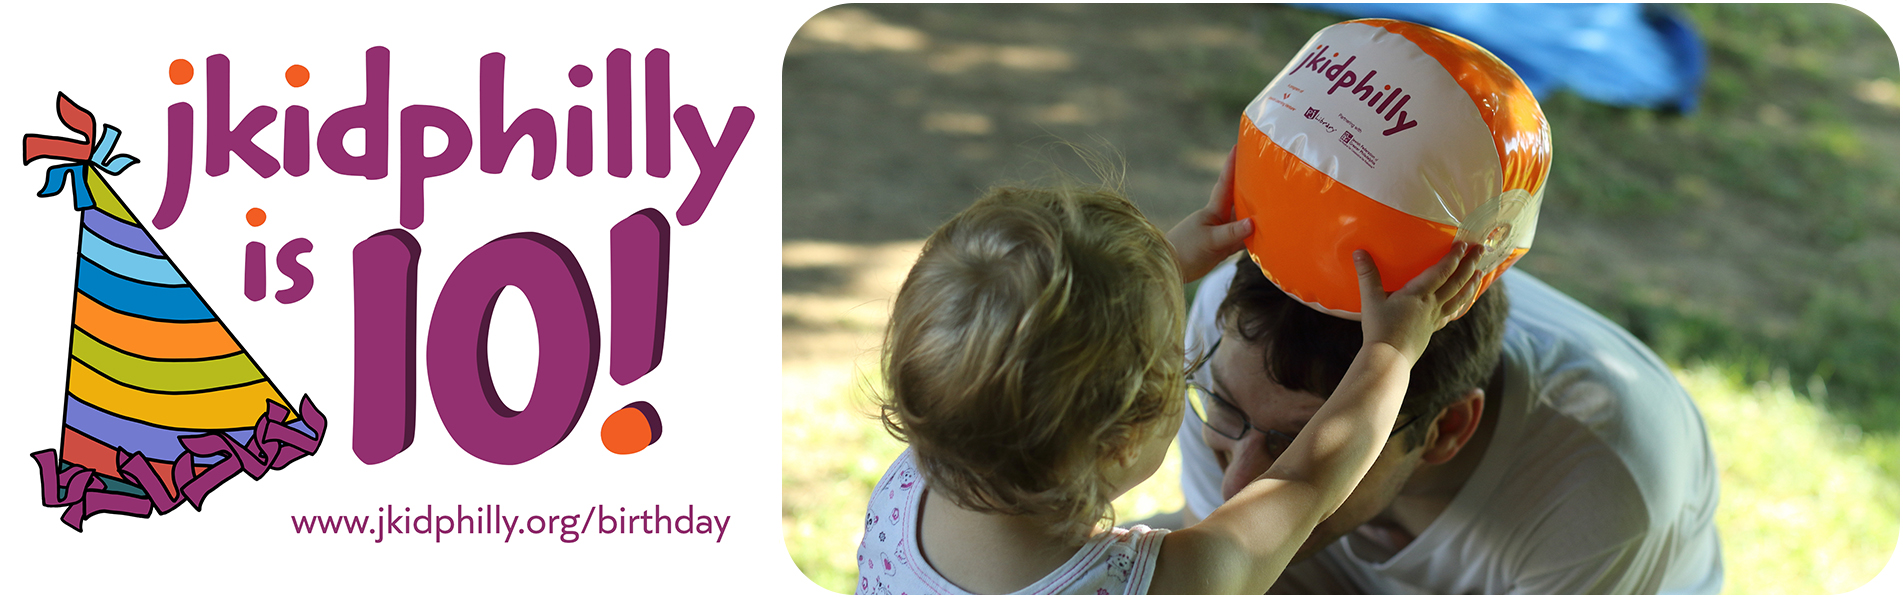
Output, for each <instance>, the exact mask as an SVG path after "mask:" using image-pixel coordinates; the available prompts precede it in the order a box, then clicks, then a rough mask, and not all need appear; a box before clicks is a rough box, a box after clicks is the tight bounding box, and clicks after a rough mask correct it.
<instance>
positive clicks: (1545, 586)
mask: <svg viewBox="0 0 1903 597" xmlns="http://www.w3.org/2000/svg"><path fill="white" fill-rule="evenodd" d="M1234 274H1235V266H1234V265H1233V264H1230V265H1225V266H1222V267H1218V268H1217V269H1216V271H1214V272H1212V273H1211V274H1210V275H1209V276H1208V277H1206V278H1204V279H1203V284H1202V287H1201V288H1200V289H1199V290H1198V292H1197V294H1196V300H1195V302H1194V303H1192V304H1191V307H1190V313H1189V327H1188V331H1187V343H1186V347H1187V348H1188V350H1189V351H1190V352H1192V353H1196V352H1198V351H1199V350H1203V349H1206V348H1207V347H1209V346H1211V345H1212V344H1213V343H1214V342H1215V340H1216V339H1217V338H1218V337H1219V335H1220V332H1219V328H1218V327H1217V325H1216V320H1215V317H1216V310H1217V307H1218V306H1219V305H1220V304H1221V303H1222V299H1223V295H1224V294H1225V293H1226V292H1227V291H1228V287H1229V283H1230V280H1231V279H1232V278H1233V276H1234ZM1502 287H1504V288H1505V289H1506V290H1507V291H1508V295H1507V296H1508V298H1509V299H1510V301H1511V304H1512V307H1511V309H1510V310H1509V312H1508V316H1507V323H1506V334H1505V340H1504V342H1505V344H1504V346H1503V349H1502V351H1501V358H1502V360H1503V361H1504V364H1505V380H1504V381H1505V389H1504V395H1501V396H1488V397H1487V404H1486V408H1487V409H1488V410H1493V411H1495V412H1498V413H1499V415H1500V418H1499V422H1498V424H1497V425H1498V426H1497V427H1496V428H1495V431H1494V436H1493V440H1492V443H1491V444H1490V445H1489V446H1487V449H1486V454H1485V456H1484V457H1483V458H1482V460H1481V462H1480V464H1479V465H1478V467H1476V468H1475V469H1474V471H1473V474H1472V476H1471V477H1470V478H1469V479H1468V481H1467V484H1466V485H1465V486H1464V487H1462V488H1461V490H1460V493H1459V494H1458V495H1456V496H1455V498H1454V500H1453V501H1452V502H1451V503H1450V504H1449V506H1448V507H1447V510H1446V511H1444V512H1443V513H1442V514H1441V515H1440V516H1439V517H1438V518H1436V519H1435V520H1434V522H1433V523H1432V524H1430V525H1429V526H1428V528H1427V529H1426V530H1424V531H1422V532H1421V534H1420V536H1419V537H1416V538H1415V539H1414V541H1413V542H1411V543H1410V544H1408V545H1407V546H1406V547H1405V548H1402V549H1401V550H1400V551H1398V552H1392V553H1389V552H1387V551H1386V550H1383V549H1381V548H1379V547H1377V546H1376V545H1375V544H1374V542H1372V541H1368V540H1366V539H1363V538H1361V537H1360V536H1359V535H1358V534H1355V533H1350V534H1348V535H1346V536H1344V537H1342V539H1341V540H1338V541H1336V542H1335V543H1333V544H1331V545H1329V546H1328V547H1327V548H1326V549H1324V550H1323V551H1321V552H1319V553H1317V554H1316V555H1315V556H1314V558H1312V559H1311V561H1312V562H1314V564H1315V565H1316V566H1318V567H1319V569H1320V570H1324V571H1326V572H1327V573H1328V574H1330V575H1333V576H1335V577H1337V578H1338V579H1339V580H1341V581H1344V582H1346V583H1348V585H1349V586H1348V587H1347V588H1348V589H1350V590H1354V591H1363V592H1369V593H1441V594H1471V593H1676V594H1696V593H1717V592H1718V591H1719V589H1720V588H1721V587H1722V585H1723V582H1724V566H1723V562H1722V561H1721V559H1720V557H1719V546H1718V531H1717V528H1716V527H1715V526H1714V525H1713V524H1712V514H1713V513H1714V512H1715V511H1716V510H1717V508H1718V469H1717V465H1716V463H1715V462H1714V461H1713V459H1712V452H1711V444H1710V442H1709V441H1708V439H1707V436H1706V434H1705V423H1704V419H1703V418H1702V417H1701V416H1699V414H1698V409H1697V407H1695V406H1694V405H1693V404H1692V401H1691V397H1690V396H1688V395H1687V394H1686V393H1685V390H1684V388H1683V387H1681V386H1679V384H1678V381H1677V380H1676V379H1674V378H1673V377H1672V374H1671V371H1669V370H1668V369H1667V368H1666V367H1665V365H1664V364H1663V363H1661V362H1659V360H1658V357H1657V356H1656V355H1654V354H1653V353H1652V351H1651V350H1649V349H1647V348H1646V347H1645V345H1644V344H1641V343H1640V342H1639V341H1638V340H1637V339H1635V338H1633V337H1632V336H1631V335H1630V334H1628V333H1626V332H1625V330H1623V329H1620V328H1619V327H1618V326H1616V325H1613V324H1612V322H1610V321H1607V320H1606V319H1605V318H1603V317H1600V316H1599V315H1598V314H1597V313H1594V312H1593V311H1592V310H1590V309H1587V308H1586V307H1585V306H1583V305H1580V304H1579V303H1578V302H1576V301H1574V300H1572V299H1571V298H1568V297H1566V296H1565V295H1563V294H1560V293H1559V292H1558V291H1556V290H1553V288H1552V287H1550V286H1547V285H1546V284H1545V283H1543V282H1540V281H1539V280H1538V279H1535V278H1534V277H1532V276H1530V275H1527V274H1524V273H1521V272H1519V271H1517V270H1509V271H1508V272H1507V273H1506V275H1505V276H1504V277H1503V278H1502V283H1501V284H1496V285H1495V286H1494V287H1493V289H1492V290H1490V291H1489V292H1499V291H1500V289H1501V288H1502ZM1176 437H1177V441H1178V442H1180V443H1181V452H1182V454H1183V494H1184V497H1185V498H1186V501H1187V503H1188V508H1189V510H1190V512H1192V513H1194V514H1195V515H1197V516H1206V515H1208V514H1209V512H1210V511H1212V510H1214V509H1215V508H1216V506H1217V505H1219V504H1221V503H1222V470H1221V469H1220V468H1219V467H1218V466H1217V465H1216V460H1215V455H1214V454H1213V453H1212V452H1211V451H1210V449H1209V447H1208V444H1207V443H1206V442H1205V441H1204V440H1203V434H1202V429H1201V423H1200V422H1198V421H1197V420H1196V418H1195V417H1185V418H1184V421H1183V427H1182V429H1181V430H1180V431H1179V432H1178V433H1177V436H1176ZM1294 570H1295V569H1294V568H1291V571H1294Z"/></svg>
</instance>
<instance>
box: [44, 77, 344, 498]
mask: <svg viewBox="0 0 1903 597" xmlns="http://www.w3.org/2000/svg"><path fill="white" fill-rule="evenodd" d="M58 108H59V118H60V121H61V122H62V123H63V124H65V125H66V128H68V129H72V131H73V132H75V133H78V134H79V135H80V136H81V138H80V139H65V138H60V137H50V136H45V135H26V137H25V140H24V142H23V147H22V149H23V153H24V159H25V161H26V162H27V163H31V162H32V161H34V160H38V159H42V158H45V159H51V160H56V161H59V162H61V163H60V164H57V165H54V166H51V167H49V168H47V171H46V185H45V188H44V189H42V190H40V192H39V196H41V197H51V196H54V195H58V194H60V193H62V192H65V191H66V190H67V189H68V188H70V189H71V191H72V194H73V208H74V209H76V210H78V211H79V212H80V228H79V257H78V265H77V274H76V275H75V281H74V286H75V292H74V294H73V326H72V344H71V351H70V358H69V360H68V361H67V366H66V367H67V374H66V400H65V403H66V409H65V413H66V414H65V424H64V428H63V430H62V435H61V438H60V449H59V450H58V452H57V453H56V452H55V451H54V450H42V451H39V452H35V453H34V454H33V459H34V460H35V461H37V462H38V463H39V467H40V481H41V482H40V487H41V494H42V502H43V503H45V504H46V505H47V506H49V507H61V506H63V507H65V508H66V512H65V514H64V515H63V516H61V520H62V521H64V522H65V523H66V524H67V525H69V526H71V527H73V529H74V530H83V529H82V528H81V524H82V523H83V522H84V521H85V519H87V518H89V517H91V516H93V515H94V514H98V513H102V512H111V513H115V514H124V515H128V516H136V517H140V518H144V517H147V516H150V515H151V512H152V511H153V510H157V511H158V512H159V513H160V514H164V513H166V512H170V511H172V509H174V508H177V507H178V505H179V504H180V503H190V504H191V505H192V507H193V508H200V507H202V505H203V503H204V499H205V496H206V494H209V493H210V492H211V490H213V489H216V488H217V487H218V486H219V485H220V484H223V483H224V482H225V481H227V480H230V479H231V478H232V477H233V476H235V475H236V474H238V472H240V471H243V472H244V473H245V474H247V475H250V476H251V477H252V478H254V479H255V478H259V477H261V476H263V475H264V473H266V472H268V471H270V470H271V469H280V468H284V467H285V466H286V465H289V464H290V463H291V462H292V461H295V460H297V459H299V458H302V457H304V456H306V455H309V454H312V453H314V452H316V451H317V446H318V444H319V443H321V442H322V440H323V437H324V427H325V424H324V415H323V413H321V412H318V410H317V408H316V407H315V406H313V405H312V404H311V401H310V397H309V396H305V397H304V398H303V400H302V401H301V403H300V404H299V405H298V407H297V409H296V410H293V409H292V408H291V405H290V403H289V401H287V400H285V398H284V395H283V394H282V393H281V392H280V391H279V390H278V388H277V386H276V385H275V384H273V383H271V378H270V377H269V376H266V375H265V374H264V371H263V370H262V369H260V368H259V367H258V365H257V363H256V362H254V361H252V359H251V356H250V355H249V354H248V353H246V352H245V349H244V346H243V345H241V344H239V343H238V339H237V337H236V336H234V335H233V334H232V333H231V330H230V329H227V328H226V327H225V324H224V322H223V321H221V320H219V319H218V315H217V314H216V313H214V312H212V310H211V306H210V305H208V304H207V303H206V302H205V299H204V297H202V296H200V295H199V294H198V291H196V290H194V289H193V288H192V285H191V283H190V282H188V281H187V280H186V279H185V276H184V275H183V274H182V273H181V272H180V271H179V269H178V267H177V266H176V265H175V264H174V263H173V262H172V260H171V259H170V258H168V257H167V256H166V254H165V251H164V250H162V249H160V248H159V245H158V243H157V242H156V241H154V240H153V238H152V235H151V234H150V233H149V232H147V231H146V229H145V227H144V226H143V225H141V224H140V223H139V218H138V216H135V215H133V214H132V210H130V209H127V208H126V205H125V203H124V202H122V201H120V200H119V196H118V194H117V193H114V192H113V190H112V186H111V185H109V184H107V183H106V178H105V176H106V175H117V174H119V173H120V172H123V171H125V169H126V168H127V167H129V166H131V165H133V164H136V163H138V161H139V160H138V159H137V158H134V157H131V156H128V155H123V154H121V155H113V153H112V149H113V145H114V144H115V143H116V142H118V140H119V129H117V128H114V127H113V126H111V125H106V126H105V127H104V130H103V131H96V130H95V128H94V126H95V121H94V119H93V115H92V113H91V112H88V111H86V109H85V108H81V107H79V105H77V104H74V103H73V101H72V100H71V99H68V98H67V97H66V94H64V93H62V94H60V95H59V101H58ZM96 132H97V134H95V133H96Z"/></svg>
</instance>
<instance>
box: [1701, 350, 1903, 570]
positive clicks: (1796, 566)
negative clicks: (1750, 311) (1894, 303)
mask: <svg viewBox="0 0 1903 597" xmlns="http://www.w3.org/2000/svg"><path fill="white" fill-rule="evenodd" d="M1678 377H1679V381H1680V382H1681V383H1683V384H1685V389H1686V390H1688V391H1690V392H1691V394H1692V396H1693V397H1694V399H1695V400H1697V402H1698V406H1699V408H1700V409H1701V410H1703V411H1704V413H1705V424H1706V426H1707V428H1708V429H1709V430H1710V432H1711V439H1712V448H1713V450H1714V451H1716V452H1717V455H1718V465H1719V469H1720V470H1721V477H1720V492H1721V493H1720V498H1719V504H1718V515H1717V522H1718V529H1719V533H1720V538H1721V541H1722V542H1723V544H1724V551H1725V593H1727V594H1787V593H1813V594H1817V593H1822V594H1830V593H1842V592H1845V591H1849V590H1852V589H1855V588H1857V587H1860V586H1863V584H1864V583H1866V582H1869V581H1870V579H1871V578H1873V577H1875V576H1876V574H1877V572H1878V571H1879V570H1882V569H1883V565H1884V563H1886V562H1888V561H1889V559H1890V555H1891V552H1892V551H1893V550H1894V549H1895V547H1896V537H1897V475H1896V468H1895V466H1894V465H1895V462H1896V458H1897V438H1896V436H1893V435H1892V436H1876V435H1870V434H1863V433H1861V432H1859V431H1858V430H1857V428H1856V427H1855V426H1852V425H1847V424H1844V423H1840V422H1838V421H1837V420H1835V419H1833V418H1832V417H1831V416H1830V415H1829V413H1827V412H1825V411H1824V409H1823V408H1822V407H1821V406H1819V404H1818V403H1817V402H1814V401H1812V400H1811V399H1809V398H1806V397H1804V396H1802V395H1799V394H1797V393H1795V392H1793V391H1792V390H1791V388H1789V387H1788V386H1785V387H1778V386H1776V385H1773V384H1770V383H1759V384H1755V385H1745V384H1744V383H1742V382H1741V381H1739V380H1740V379H1742V378H1743V376H1742V375H1741V374H1738V373H1736V372H1731V371H1727V370H1725V369H1724V368H1722V367H1717V366H1711V365H1697V366H1693V367H1690V368H1687V369H1681V370H1679V371H1678Z"/></svg>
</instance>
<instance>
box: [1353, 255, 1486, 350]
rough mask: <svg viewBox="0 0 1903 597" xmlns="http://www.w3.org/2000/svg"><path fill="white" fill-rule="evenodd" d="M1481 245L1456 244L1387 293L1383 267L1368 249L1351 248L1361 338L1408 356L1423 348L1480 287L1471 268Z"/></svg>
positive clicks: (1366, 343)
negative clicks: (1357, 281)
mask: <svg viewBox="0 0 1903 597" xmlns="http://www.w3.org/2000/svg"><path fill="white" fill-rule="evenodd" d="M1480 253H1481V251H1480V246H1479V245H1470V244H1467V243H1460V242H1456V243H1454V246H1453V247H1452V248H1450V249H1448V250H1447V255H1446V256H1444V257H1441V259H1440V262H1438V263H1435V264H1434V265H1433V267H1429V268H1427V270H1426V271H1423V272H1421V275H1418V276H1415V277H1414V279H1413V280H1410V281H1408V283H1407V285H1406V286H1402V287H1401V289H1400V290H1396V291H1394V293H1393V294H1388V292H1387V291H1384V290H1382V289H1381V271H1380V270H1379V269H1378V268H1376V267H1375V266H1374V259H1372V258H1370V257H1368V253H1367V251H1362V250H1359V249H1357V250H1356V251H1355V271H1356V273H1357V274H1359V278H1360V283H1361V341H1362V344H1363V345H1371V344H1374V343H1376V342H1380V343H1385V344H1388V345H1390V346H1393V347H1394V348H1395V349H1396V350H1399V351H1401V354H1404V355H1407V356H1408V358H1409V359H1416V360H1418V359H1419V358H1420V356H1421V352H1422V351H1424V350H1427V340H1428V338H1429V337H1430V336H1432V335H1433V334H1434V331H1435V330H1438V329H1440V328H1441V326H1444V325H1447V322H1450V321H1453V320H1454V319H1455V318H1458V317H1460V314H1461V313H1462V312H1463V311H1464V310H1465V309H1466V308H1467V305H1468V303H1471V302H1472V301H1473V297H1474V293H1475V292H1477V291H1478V290H1479V288H1480V275H1479V274H1478V273H1476V272H1475V271H1474V267H1475V263H1477V262H1478V261H1479V260H1480Z"/></svg>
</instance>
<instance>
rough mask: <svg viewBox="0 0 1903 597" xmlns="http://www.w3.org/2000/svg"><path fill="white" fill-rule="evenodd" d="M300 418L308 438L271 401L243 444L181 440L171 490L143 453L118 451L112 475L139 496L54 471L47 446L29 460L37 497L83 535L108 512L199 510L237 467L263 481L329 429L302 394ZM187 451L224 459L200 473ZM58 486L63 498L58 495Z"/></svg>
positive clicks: (91, 474)
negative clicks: (34, 466)
mask: <svg viewBox="0 0 1903 597" xmlns="http://www.w3.org/2000/svg"><path fill="white" fill-rule="evenodd" d="M298 410H299V411H300V412H302V413H303V420H304V423H305V425H306V426H307V427H309V428H310V429H311V432H312V433H313V435H305V434H304V433H302V432H300V431H298V430H297V429H295V428H292V427H291V426H290V425H288V424H286V423H285V422H284V421H285V419H288V418H290V415H291V410H290V409H289V408H286V407H285V406H284V405H282V404H278V403H276V402H272V403H270V404H269V406H267V407H266V409H265V413H264V414H263V415H260V416H259V417H258V423H257V425H256V427H255V429H254V431H253V432H252V434H251V438H250V440H249V441H245V442H240V441H238V440H237V439H236V438H233V437H231V436H230V435H229V434H226V433H222V432H221V433H209V434H205V435H195V436H190V437H185V438H180V440H179V443H181V444H183V445H184V446H185V450H186V452H185V454H183V455H181V456H180V457H179V460H178V462H177V463H174V464H173V466H172V485H171V487H176V488H177V491H176V493H174V492H173V490H172V489H170V488H168V487H167V486H166V485H165V483H164V481H163V477H161V476H160V475H159V472H158V469H157V467H154V466H153V465H152V462H151V461H150V460H147V459H146V457H145V455H143V454H137V453H132V454H128V453H126V452H125V451H123V450H121V451H120V452H119V455H118V468H119V470H118V471H115V472H117V473H119V478H120V479H124V480H125V481H126V482H127V483H131V484H132V485H134V486H136V487H138V488H139V489H140V490H143V491H145V494H146V495H145V496H144V497H140V496H133V495H126V494H123V493H113V492H109V491H106V490H105V489H106V483H105V481H104V480H102V479H100V478H99V472H98V471H94V470H91V469H87V468H84V467H78V466H75V467H72V468H68V469H66V470H65V471H61V470H59V459H58V456H57V453H56V451H54V450H41V451H38V452H34V453H33V454H32V457H33V460H34V461H35V462H38V463H39V466H40V501H41V503H43V504H45V505H46V506H47V507H49V508H57V507H61V506H65V507H66V512H65V513H64V514H63V515H61V516H60V520H61V521H63V522H65V523H66V525H67V526H70V527H73V530H75V531H81V532H84V531H85V529H84V528H83V527H82V524H83V523H84V522H85V520H86V519H88V518H91V517H93V515H95V514H100V513H106V512H110V513H113V514H123V515H127V516H136V517H139V518H146V517H149V516H151V514H152V511H153V510H157V511H158V513H159V514H165V513H168V512H171V511H172V510H174V509H177V508H178V505H179V504H181V503H189V504H191V505H192V508H193V509H194V510H197V509H202V508H204V503H205V496H206V495H209V494H210V493H211V490H213V489H217V488H218V486H220V485H223V484H224V483H225V482H226V481H229V480H231V478H232V477H235V476H237V475H238V473H239V472H240V471H243V472H244V473H245V474H246V475H249V476H250V477H251V478H253V479H259V478H263V477H264V474H265V473H266V472H269V471H270V470H272V469H281V468H284V467H286V466H289V465H290V464H291V463H292V462H295V461H297V459H299V458H303V457H305V456H309V455H311V454H315V453H316V452H317V448H318V446H319V445H321V444H322V443H323V441H324V430H325V428H327V427H328V426H329V424H328V421H327V420H326V419H325V418H324V413H323V411H320V410H317V405H316V404H314V403H312V402H311V399H310V396H305V397H304V398H303V400H302V401H300V402H299V403H298ZM194 455H197V456H202V457H211V456H223V457H224V460H223V461H221V462H219V463H218V464H215V465H212V467H211V468H209V469H206V470H205V472H203V473H198V472H196V471H195V470H193V469H194V468H196V467H195V466H194V464H193V463H194ZM62 489H64V490H65V492H66V495H65V497H61V496H60V490H62Z"/></svg>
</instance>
